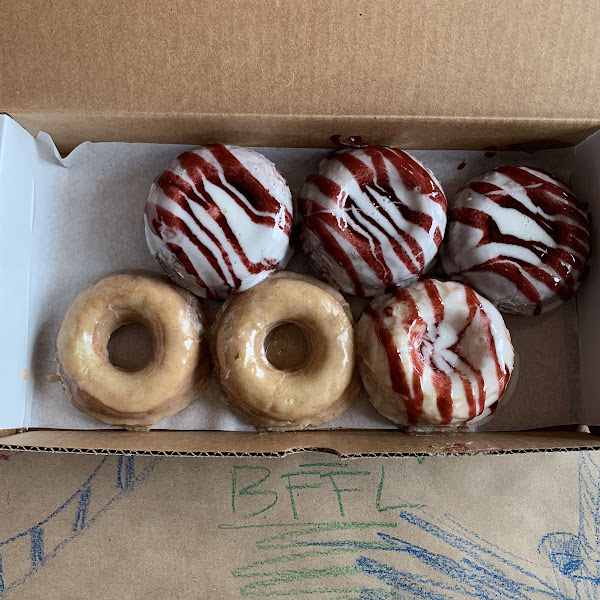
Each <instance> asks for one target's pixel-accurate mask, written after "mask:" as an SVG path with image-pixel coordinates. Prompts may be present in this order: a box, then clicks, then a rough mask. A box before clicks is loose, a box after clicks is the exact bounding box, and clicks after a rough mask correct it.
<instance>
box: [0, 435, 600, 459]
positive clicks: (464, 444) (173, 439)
mask: <svg viewBox="0 0 600 600" xmlns="http://www.w3.org/2000/svg"><path fill="white" fill-rule="evenodd" d="M0 448H7V449H11V448H13V449H25V450H36V451H48V452H70V451H75V452H77V451H83V452H85V451H91V452H98V453H103V452H106V453H111V452H117V453H119V452H125V453H137V454H175V455H180V454H181V455H211V456H212V455H214V456H228V455H248V456H260V455H265V456H284V455H286V454H288V453H294V452H299V451H301V450H303V449H305V450H326V451H329V452H331V453H333V454H337V455H340V456H342V457H358V456H370V455H371V456H385V455H402V454H406V455H417V454H421V455H428V454H473V453H492V454H493V453H503V452H512V451H517V452H520V451H525V452H528V451H535V450H541V451H544V450H548V451H549V450H557V449H558V450H578V449H590V450H591V449H598V448H600V437H598V436H597V435H591V434H589V433H585V432H584V431H578V430H577V429H575V428H571V429H563V428H556V429H548V430H538V431H523V432H517V433H512V432H511V433H505V432H497V433H483V432H478V433H432V434H418V435H414V434H413V435H405V434H403V433H401V432H399V431H389V430H386V431H378V430H369V431H351V430H338V431H300V432H285V433H277V432H271V433H266V434H264V433H262V434H261V433H250V432H241V431H149V432H146V433H141V432H131V431H115V430H95V431H57V430H48V429H44V430H37V431H26V432H23V433H17V434H14V435H10V436H6V437H0Z"/></svg>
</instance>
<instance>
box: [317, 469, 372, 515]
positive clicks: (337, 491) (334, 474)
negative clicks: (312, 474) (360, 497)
mask: <svg viewBox="0 0 600 600" xmlns="http://www.w3.org/2000/svg"><path fill="white" fill-rule="evenodd" d="M370 474H371V472H370V471H331V472H330V473H321V477H329V480H330V481H331V485H332V486H333V491H334V492H335V495H336V497H337V501H338V508H339V511H340V516H341V517H345V516H346V512H345V511H344V503H343V502H342V492H362V488H341V487H338V485H337V483H336V481H335V479H334V477H337V476H339V475H370Z"/></svg>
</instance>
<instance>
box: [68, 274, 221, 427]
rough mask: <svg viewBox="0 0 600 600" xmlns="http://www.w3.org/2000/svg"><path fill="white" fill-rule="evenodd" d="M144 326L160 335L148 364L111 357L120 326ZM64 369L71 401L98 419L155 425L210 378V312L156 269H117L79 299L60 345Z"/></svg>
mask: <svg viewBox="0 0 600 600" xmlns="http://www.w3.org/2000/svg"><path fill="white" fill-rule="evenodd" d="M129 323H141V324H143V325H144V326H146V327H147V328H148V330H149V331H150V333H151V335H152V340H153V346H154V347H153V353H152V356H151V358H150V360H149V361H148V363H147V364H146V365H145V366H143V367H142V368H141V369H139V370H137V371H125V370H122V369H120V368H118V367H115V366H113V364H111V362H110V361H109V356H108V350H107V346H108V342H109V339H110V336H111V334H112V333H113V332H115V331H116V330H117V329H118V328H119V327H121V326H123V325H126V324H129ZM56 346H57V350H58V362H59V374H60V378H61V380H62V383H63V387H64V389H65V391H66V393H67V395H68V397H69V399H70V400H71V402H72V404H73V405H74V406H75V407H76V408H78V409H79V410H81V411H82V412H84V413H87V414H88V415H90V416H92V417H93V418H94V419H97V420H98V421H101V422H102V423H106V424H108V425H118V426H123V427H126V428H128V429H148V428H149V427H151V426H152V425H154V424H155V423H157V422H158V421H160V420H161V419H163V418H164V417H167V416H169V415H172V414H174V413H176V412H178V411H180V410H182V409H183V408H185V407H186V406H187V405H188V404H189V403H190V402H192V400H194V399H195V398H196V397H197V396H198V394H199V393H200V392H201V391H202V389H203V388H204V387H205V386H206V385H207V383H208V380H209V375H210V361H209V356H208V347H207V344H206V342H205V317H204V313H203V311H202V308H201V307H200V305H199V303H198V301H197V300H196V299H195V298H194V297H193V296H192V295H191V294H190V293H188V292H186V291H185V290H183V289H181V288H178V287H176V286H174V285H172V284H170V283H168V282H167V281H166V280H163V278H162V277H161V278H159V277H155V276H153V275H151V274H147V275H146V274H144V275H142V274H124V273H123V274H116V275H111V276H109V277H107V278H105V279H102V280H101V281H99V282H98V283H95V284H93V285H91V286H89V287H87V288H86V289H84V290H83V291H82V292H80V293H79V295H78V296H77V297H76V298H75V300H74V301H73V303H72V304H71V306H70V307H69V309H68V310H67V313H66V314H65V316H64V318H63V321H62V324H61V326H60V329H59V331H58V338H57V342H56Z"/></svg>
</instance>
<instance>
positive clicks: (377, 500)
mask: <svg viewBox="0 0 600 600" xmlns="http://www.w3.org/2000/svg"><path fill="white" fill-rule="evenodd" d="M384 482H385V468H384V467H383V465H381V478H380V479H379V486H378V488H377V496H376V497H375V508H376V509H377V511H378V512H385V511H386V510H397V509H399V508H425V507H426V506H427V505H426V504H411V503H408V502H404V503H403V504H396V505H395V506H383V507H382V506H381V494H382V492H383V484H384Z"/></svg>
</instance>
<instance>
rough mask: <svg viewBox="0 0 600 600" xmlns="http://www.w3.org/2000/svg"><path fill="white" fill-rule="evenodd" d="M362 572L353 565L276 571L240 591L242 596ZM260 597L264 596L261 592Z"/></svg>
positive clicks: (266, 574)
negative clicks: (254, 591)
mask: <svg viewBox="0 0 600 600" xmlns="http://www.w3.org/2000/svg"><path fill="white" fill-rule="evenodd" d="M361 574H362V570H361V569H360V568H359V567H357V566H355V565H346V566H331V567H324V568H322V569H316V568H307V569H291V570H288V571H277V572H275V573H265V579H263V580H261V581H255V582H253V583H248V584H246V585H245V586H243V587H242V588H241V589H240V592H241V594H242V596H247V595H249V594H248V592H250V591H251V590H256V589H264V588H268V587H273V586H275V585H281V584H286V583H298V582H300V581H303V580H305V579H320V578H322V577H348V576H350V575H361ZM261 595H264V594H263V593H262V592H261Z"/></svg>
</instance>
